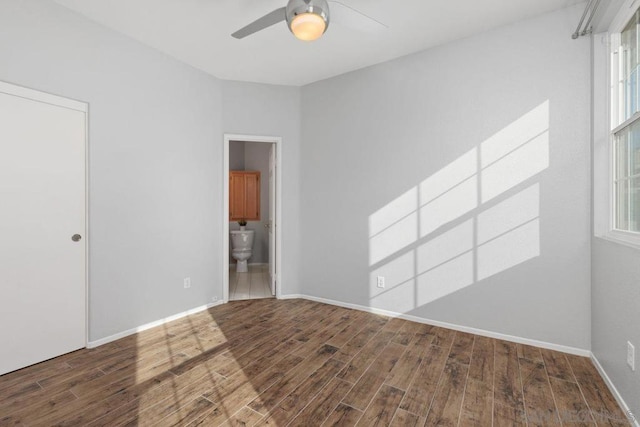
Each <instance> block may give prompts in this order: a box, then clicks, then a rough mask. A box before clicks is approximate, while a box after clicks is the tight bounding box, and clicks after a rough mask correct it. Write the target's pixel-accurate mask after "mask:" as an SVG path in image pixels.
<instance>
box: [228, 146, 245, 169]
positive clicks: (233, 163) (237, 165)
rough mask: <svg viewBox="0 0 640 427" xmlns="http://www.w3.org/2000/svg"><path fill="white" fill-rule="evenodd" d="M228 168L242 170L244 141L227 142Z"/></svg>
mask: <svg viewBox="0 0 640 427" xmlns="http://www.w3.org/2000/svg"><path fill="white" fill-rule="evenodd" d="M229 170H231V171H241V170H244V142H240V141H231V142H230V143H229Z"/></svg>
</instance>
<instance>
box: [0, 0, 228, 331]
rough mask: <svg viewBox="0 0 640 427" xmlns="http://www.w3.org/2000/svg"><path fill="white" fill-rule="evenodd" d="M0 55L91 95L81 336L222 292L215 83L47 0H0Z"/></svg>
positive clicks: (28, 76) (35, 84)
mask: <svg viewBox="0 0 640 427" xmlns="http://www.w3.org/2000/svg"><path fill="white" fill-rule="evenodd" d="M0 58H2V66H0V80H4V81H7V82H11V83H15V84H19V85H23V86H28V87H31V88H34V89H38V90H42V91H45V92H51V93H54V94H59V95H62V96H65V97H69V98H75V99H79V100H82V101H86V102H88V103H89V105H90V115H89V122H90V134H89V173H90V176H89V193H90V198H89V211H90V214H89V220H90V235H89V256H90V258H89V268H90V270H89V271H90V277H89V282H90V295H89V313H90V328H89V331H90V339H91V340H96V339H99V338H102V337H105V336H109V335H111V334H114V333H117V332H121V331H123V330H127V329H130V328H133V327H136V326H139V325H142V324H144V323H147V322H150V321H155V320H157V319H160V318H163V317H166V316H170V315H173V314H175V313H179V312H182V311H184V310H187V309H190V308H193V307H197V306H200V305H203V304H206V303H208V302H211V299H212V297H213V296H214V295H217V296H218V297H222V288H221V285H219V283H220V277H221V271H220V267H221V263H220V262H219V261H218V260H220V259H221V257H222V254H221V248H220V245H219V243H218V242H219V241H220V240H221V230H222V226H221V224H222V223H221V221H222V210H221V209H220V208H219V206H220V202H219V200H220V199H221V198H222V188H221V187H222V176H221V175H222V174H221V173H220V171H221V170H222V166H221V165H222V144H221V140H222V136H221V135H222V128H221V93H220V82H219V81H218V80H217V79H215V78H213V77H211V76H208V75H206V74H205V73H203V72H200V71H197V70H195V69H193V68H191V67H189V66H187V65H184V64H182V63H180V62H178V61H176V60H173V59H171V58H169V57H167V56H166V55H163V54H161V53H158V52H157V51H155V50H152V49H150V48H148V47H145V46H143V45H141V44H139V43H137V42H135V41H132V40H131V39H129V38H127V37H125V36H122V35H119V34H117V33H115V32H113V31H109V30H106V29H104V28H103V27H101V26H99V25H97V24H95V23H93V22H91V21H88V20H87V19H85V18H82V17H80V16H79V15H77V14H75V13H72V12H70V11H68V10H67V9H65V8H63V7H61V6H58V5H56V4H54V3H53V2H48V1H38V0H30V1H19V2H17V1H12V0H2V1H0ZM212 165H214V167H212ZM218 165H220V166H218ZM184 277H191V288H190V289H188V290H186V289H184V287H183V278H184ZM216 283H217V284H218V285H217V286H218V287H219V289H217V290H216V289H215V284H216Z"/></svg>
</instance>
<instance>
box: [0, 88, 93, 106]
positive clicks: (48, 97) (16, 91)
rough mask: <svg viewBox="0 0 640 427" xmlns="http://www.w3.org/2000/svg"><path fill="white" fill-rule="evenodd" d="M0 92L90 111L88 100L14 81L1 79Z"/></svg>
mask: <svg viewBox="0 0 640 427" xmlns="http://www.w3.org/2000/svg"><path fill="white" fill-rule="evenodd" d="M0 92H4V93H6V94H9V95H13V96H17V97H20V98H26V99H31V100H33V101H38V102H43V103H45V104H51V105H56V106H58V107H64V108H68V109H70V110H76V111H80V112H83V113H88V112H89V105H88V104H87V103H86V102H82V101H76V100H75V99H69V98H65V97H62V96H58V95H52V94H50V93H47V92H42V91H39V90H35V89H29V88H27V87H24V86H20V85H16V84H13V83H7V82H3V81H0Z"/></svg>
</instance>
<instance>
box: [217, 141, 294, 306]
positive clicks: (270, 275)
mask: <svg viewBox="0 0 640 427" xmlns="http://www.w3.org/2000/svg"><path fill="white" fill-rule="evenodd" d="M280 151H281V138H279V137H267V136H252V135H231V134H225V136H224V154H223V159H224V167H223V189H224V190H223V203H224V209H223V239H222V240H223V247H222V251H223V265H222V273H223V281H222V283H223V301H224V302H228V301H230V300H231V301H233V300H240V299H256V298H272V297H276V298H279V297H280V293H281V291H280V290H281V283H280V282H281V279H280V271H281V260H282V257H281V256H280V254H281V241H282V240H281V233H280V228H281V227H280V226H279V225H280V218H281V197H280V194H281V182H282V181H281V174H280V173H279V172H280V170H281V155H280ZM256 189H257V192H258V194H256ZM245 222H246V223H245ZM248 240H250V241H251V242H250V244H248V243H247V241H248ZM234 241H235V243H236V245H235V251H234V253H233V254H232V246H233V242H234ZM243 244H244V246H243ZM241 246H242V247H245V248H246V247H249V252H248V256H249V258H248V260H246V258H247V254H245V255H244V256H243V255H242V254H241V252H240V251H238V248H240V247H241ZM245 251H246V249H245ZM243 261H244V263H243ZM243 264H244V265H243Z"/></svg>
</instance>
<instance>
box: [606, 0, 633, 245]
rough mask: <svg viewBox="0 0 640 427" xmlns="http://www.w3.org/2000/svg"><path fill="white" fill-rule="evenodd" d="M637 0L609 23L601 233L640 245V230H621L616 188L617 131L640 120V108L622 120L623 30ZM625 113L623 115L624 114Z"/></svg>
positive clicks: (630, 18) (627, 3) (627, 4)
mask: <svg viewBox="0 0 640 427" xmlns="http://www.w3.org/2000/svg"><path fill="white" fill-rule="evenodd" d="M636 2H637V0H627V1H625V3H624V4H623V6H622V7H621V8H620V10H619V12H618V14H617V15H616V17H615V18H614V19H613V21H612V23H611V25H610V27H609V31H608V33H609V52H608V55H607V57H608V64H607V68H608V70H609V77H610V81H609V85H610V86H609V87H610V91H609V100H608V101H609V102H608V107H607V110H608V113H609V120H608V157H609V158H608V163H609V164H608V170H609V171H608V177H607V188H608V193H609V197H608V199H609V200H608V202H609V207H608V221H607V222H608V226H607V231H606V235H604V236H601V237H605V238H607V239H609V240H613V241H616V242H618V243H623V244H626V245H631V246H634V247H637V248H640V232H634V231H629V230H621V229H618V228H616V218H617V207H618V199H617V192H616V187H615V185H616V181H617V177H616V174H617V169H616V166H617V165H616V163H617V160H616V139H617V134H619V133H620V132H623V131H624V130H625V129H628V128H629V127H631V126H632V125H633V124H635V123H640V111H638V112H635V113H634V114H633V115H631V117H629V118H627V119H626V120H622V121H621V118H622V117H624V113H623V111H624V108H625V106H624V105H623V102H624V96H623V90H624V88H622V87H621V85H620V71H621V66H622V64H621V62H622V57H621V55H620V54H619V49H620V47H621V43H622V31H623V30H624V29H625V28H626V27H627V25H628V24H629V22H630V21H631V20H632V19H633V18H634V15H635V14H636V12H637V11H638V10H639V9H640V5H637V4H636ZM639 101H640V99H639ZM621 116H622V117H621Z"/></svg>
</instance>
